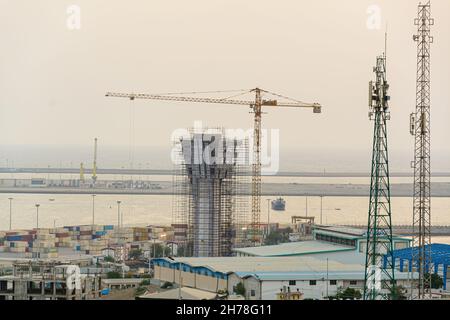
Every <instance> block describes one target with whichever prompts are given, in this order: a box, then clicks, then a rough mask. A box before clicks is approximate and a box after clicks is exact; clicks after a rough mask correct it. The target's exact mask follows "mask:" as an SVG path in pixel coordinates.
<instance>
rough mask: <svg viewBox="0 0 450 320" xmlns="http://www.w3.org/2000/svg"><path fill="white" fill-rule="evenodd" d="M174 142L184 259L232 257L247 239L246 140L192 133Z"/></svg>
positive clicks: (214, 132) (178, 236)
mask: <svg viewBox="0 0 450 320" xmlns="http://www.w3.org/2000/svg"><path fill="white" fill-rule="evenodd" d="M174 143H175V147H174V156H175V157H176V161H175V162H174V163H175V173H174V175H173V187H174V195H173V206H172V208H173V216H172V220H173V227H174V231H175V240H176V241H177V242H178V243H179V244H180V245H181V246H182V247H183V249H184V250H181V252H182V254H183V255H184V256H195V257H220V256H229V255H231V253H232V248H234V247H241V246H243V245H245V243H246V241H248V239H247V237H248V228H249V225H250V219H251V217H250V215H249V211H248V209H247V208H248V201H249V190H247V189H249V187H250V184H249V183H246V181H245V180H246V179H247V178H248V177H249V172H248V149H249V148H248V140H246V139H238V138H235V137H234V138H230V137H228V136H227V134H226V132H225V130H223V129H217V128H216V129H204V130H203V129H202V130H201V131H199V130H198V129H191V130H187V131H186V135H185V136H183V137H179V138H176V139H175V141H174Z"/></svg>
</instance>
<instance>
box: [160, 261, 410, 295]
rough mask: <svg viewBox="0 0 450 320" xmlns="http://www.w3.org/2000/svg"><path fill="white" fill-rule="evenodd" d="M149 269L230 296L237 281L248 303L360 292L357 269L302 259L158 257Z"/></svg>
mask: <svg viewBox="0 0 450 320" xmlns="http://www.w3.org/2000/svg"><path fill="white" fill-rule="evenodd" d="M153 266H154V270H155V275H154V277H155V279H157V280H160V281H162V282H166V281H167V282H172V283H176V284H180V283H181V286H182V287H190V288H195V289H199V290H205V291H209V292H223V291H227V292H228V293H229V294H233V293H234V292H235V288H236V285H237V284H238V283H240V282H241V283H243V284H244V287H245V289H246V298H247V299H250V300H260V299H262V300H275V299H277V295H278V294H279V293H280V292H282V291H283V292H297V291H298V292H300V293H302V294H303V298H304V299H323V298H325V297H327V296H331V295H335V294H336V293H337V292H338V290H339V288H344V289H345V288H349V287H350V288H355V289H359V290H363V288H364V266H363V265H361V264H345V263H342V262H338V261H334V260H329V259H328V260H327V259H326V258H325V259H323V258H320V259H319V258H313V257H308V256H300V257H298V256H297V257H223V258H219V257H218V258H212V257H211V258H176V259H171V258H161V259H155V260H153ZM409 277H410V274H409V273H407V272H397V273H396V279H397V283H398V284H399V285H401V286H404V287H407V283H408V279H409ZM180 279H181V281H180Z"/></svg>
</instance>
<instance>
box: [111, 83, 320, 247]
mask: <svg viewBox="0 0 450 320" xmlns="http://www.w3.org/2000/svg"><path fill="white" fill-rule="evenodd" d="M224 92H235V93H236V92H238V93H237V94H234V95H233V96H231V97H225V98H211V97H198V96H197V97H192V96H183V94H185V93H173V94H172V93H169V94H161V95H159V94H135V93H114V92H108V93H107V94H106V97H113V98H127V99H130V100H136V99H146V100H162V101H177V102H190V103H205V104H227V105H243V106H249V107H250V109H251V113H253V114H254V129H253V162H252V217H251V228H250V229H251V233H252V241H253V243H254V244H255V245H258V244H259V243H260V240H261V239H260V237H259V233H260V232H259V229H260V216H261V200H260V199H261V116H262V107H279V108H310V109H312V110H313V112H314V113H321V111H322V106H321V105H320V104H319V103H305V102H301V101H298V100H295V99H292V98H288V97H285V96H282V95H279V94H276V93H272V92H269V91H266V90H263V89H260V88H255V89H251V90H235V91H215V92H190V93H189V94H191V95H195V94H204V93H224ZM245 94H254V97H255V98H254V100H253V99H252V100H243V99H238V97H242V96H243V95H245ZM263 95H267V96H271V97H272V99H270V100H266V99H263ZM274 97H275V99H273V98H274ZM277 99H281V100H280V101H279V100H277Z"/></svg>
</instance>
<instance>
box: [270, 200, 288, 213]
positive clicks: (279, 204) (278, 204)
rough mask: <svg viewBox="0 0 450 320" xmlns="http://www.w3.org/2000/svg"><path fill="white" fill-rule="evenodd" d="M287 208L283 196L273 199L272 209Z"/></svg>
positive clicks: (282, 209)
mask: <svg viewBox="0 0 450 320" xmlns="http://www.w3.org/2000/svg"><path fill="white" fill-rule="evenodd" d="M285 209H286V201H285V200H284V199H283V198H281V197H280V198H278V199H276V200H272V210H275V211H284V210H285Z"/></svg>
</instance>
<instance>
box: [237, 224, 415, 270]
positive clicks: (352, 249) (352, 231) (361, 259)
mask: <svg viewBox="0 0 450 320" xmlns="http://www.w3.org/2000/svg"><path fill="white" fill-rule="evenodd" d="M312 234H313V240H308V241H298V242H288V243H282V244H279V245H273V246H260V247H249V248H235V249H234V250H233V251H234V253H235V255H236V256H239V257H282V256H313V257H315V258H319V259H323V258H325V259H326V258H329V259H330V260H336V261H339V262H342V263H351V264H353V263H356V264H364V263H365V252H366V243H367V239H366V231H365V230H363V229H357V228H349V227H340V226H313V232H312ZM393 242H394V249H396V250H400V249H404V248H408V247H410V242H411V240H410V239H406V238H401V237H397V236H394V238H393Z"/></svg>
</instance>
